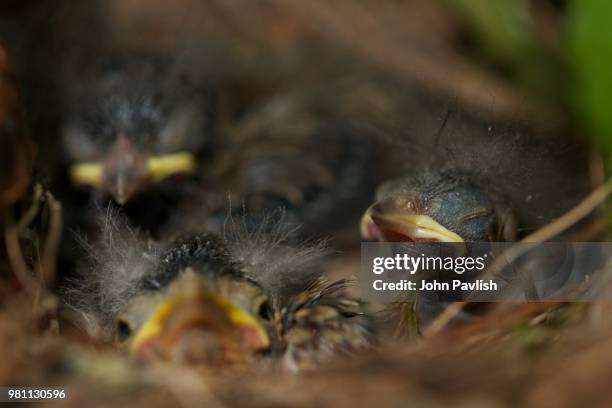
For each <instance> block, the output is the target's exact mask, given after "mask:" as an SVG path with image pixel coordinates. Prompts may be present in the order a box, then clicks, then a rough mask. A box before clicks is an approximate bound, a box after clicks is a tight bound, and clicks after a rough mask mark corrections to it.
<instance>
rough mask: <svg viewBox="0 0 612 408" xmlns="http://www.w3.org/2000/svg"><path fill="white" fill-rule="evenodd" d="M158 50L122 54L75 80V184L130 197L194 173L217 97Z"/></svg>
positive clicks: (69, 130) (69, 121) (70, 123)
mask: <svg viewBox="0 0 612 408" xmlns="http://www.w3.org/2000/svg"><path fill="white" fill-rule="evenodd" d="M173 70H175V68H174V67H172V64H169V63H168V61H163V60H162V59H161V58H155V57H148V56H146V57H133V56H130V57H119V58H115V59H114V60H112V61H111V62H109V63H107V64H105V66H103V67H96V68H95V69H93V70H92V72H91V73H88V74H85V75H83V76H82V77H81V78H80V79H76V78H75V79H74V80H73V81H72V82H69V83H68V84H70V86H68V88H69V89H70V91H69V92H68V93H67V95H66V96H65V98H64V99H65V101H66V105H67V106H66V108H65V111H66V117H65V119H64V126H63V139H64V147H65V149H64V151H65V152H66V154H67V156H68V161H69V175H70V179H71V181H72V183H73V184H74V185H77V186H81V187H89V188H92V189H94V190H96V191H98V192H103V193H106V194H109V195H110V196H111V197H112V198H113V199H114V200H115V201H116V202H117V203H119V204H125V203H126V202H128V201H129V200H131V199H133V198H134V197H135V196H137V195H139V194H141V193H143V192H145V191H147V190H149V189H151V188H153V187H154V186H156V185H157V184H159V183H161V182H163V181H164V180H167V179H169V178H172V177H175V176H185V175H192V174H194V173H195V171H196V167H197V155H198V154H199V153H200V152H201V149H202V148H203V147H204V146H205V145H206V143H207V141H208V140H209V138H210V133H211V128H212V113H211V112H212V106H213V98H212V94H211V92H210V91H209V90H208V89H207V88H206V87H204V86H202V84H201V83H194V82H193V81H192V80H190V79H188V77H187V76H186V75H181V74H180V73H178V72H173Z"/></svg>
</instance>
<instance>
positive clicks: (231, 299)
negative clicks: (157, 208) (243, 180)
mask: <svg viewBox="0 0 612 408" xmlns="http://www.w3.org/2000/svg"><path fill="white" fill-rule="evenodd" d="M104 225H105V226H104V227H103V232H102V234H101V238H100V239H99V240H98V241H97V242H94V243H92V244H85V245H87V247H88V249H89V252H90V257H89V259H88V260H87V261H86V262H84V263H83V264H82V266H81V267H80V268H79V275H78V276H77V277H76V278H75V279H74V280H73V282H72V283H71V284H70V285H69V286H68V287H67V288H66V291H65V295H66V296H65V298H66V299H67V301H68V304H69V305H70V307H71V308H72V309H73V311H74V312H76V315H78V316H80V317H79V318H78V321H79V322H80V325H81V326H82V327H83V328H84V329H85V330H86V331H88V332H89V333H90V334H91V335H93V336H95V337H98V338H107V339H110V338H113V337H114V338H115V339H116V341H117V343H118V344H119V345H120V346H121V347H124V348H126V349H127V350H129V352H130V353H131V354H133V355H134V356H135V357H136V358H140V359H143V360H147V361H150V360H157V359H161V360H170V361H175V362H179V363H186V364H206V365H214V366H219V365H220V366H225V365H235V364H245V363H249V362H250V363H263V362H266V361H268V362H269V361H272V362H276V363H278V364H281V365H282V366H283V367H285V368H286V369H289V370H302V369H308V368H311V367H315V366H317V365H318V364H320V363H322V362H324V361H326V360H327V359H329V358H331V357H332V356H334V355H337V354H344V353H351V352H355V351H357V350H359V349H364V348H367V347H369V344H370V339H371V330H372V327H371V323H370V320H369V318H368V317H367V316H366V315H365V314H364V313H363V311H362V305H361V303H360V302H359V301H357V300H355V299H353V298H351V297H350V296H348V295H347V294H346V293H345V289H346V286H347V285H348V283H347V282H345V281H336V282H332V283H329V282H327V281H326V280H325V278H324V277H323V276H322V274H321V272H320V271H321V268H320V267H321V261H322V251H323V249H322V248H321V247H318V246H302V247H292V246H287V245H286V244H285V243H284V242H286V241H287V239H286V238H287V235H286V234H287V233H286V232H283V230H282V229H281V228H282V227H280V226H278V228H276V229H275V228H272V227H268V228H263V227H262V229H261V230H260V231H259V233H258V234H253V233H252V232H248V231H246V230H244V229H242V227H236V228H235V229H231V230H228V233H227V234H226V235H225V237H221V236H218V235H216V234H212V233H204V234H194V235H187V236H183V237H181V238H178V239H174V240H170V241H167V242H162V243H157V242H153V241H150V240H146V239H144V238H143V237H141V236H140V235H139V234H138V233H136V232H135V231H134V230H132V229H130V228H129V227H128V226H127V224H124V220H121V219H119V218H117V217H116V215H113V214H111V215H110V216H108V217H106V218H105V220H104ZM272 230H276V235H269V233H270V231H272Z"/></svg>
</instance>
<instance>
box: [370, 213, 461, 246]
mask: <svg viewBox="0 0 612 408" xmlns="http://www.w3.org/2000/svg"><path fill="white" fill-rule="evenodd" d="M360 229H361V236H362V237H363V238H364V239H367V240H372V241H389V242H463V238H461V237H460V236H459V235H457V234H456V233H454V232H452V231H450V230H449V229H447V228H445V227H444V226H443V225H441V224H440V223H438V222H437V221H435V220H434V219H433V218H431V217H429V216H427V215H423V214H414V213H410V212H399V211H394V212H383V211H380V210H379V208H378V207H377V205H376V204H375V205H374V206H372V207H370V208H369V209H368V210H367V211H366V213H365V214H364V215H363V217H362V218H361V226H360Z"/></svg>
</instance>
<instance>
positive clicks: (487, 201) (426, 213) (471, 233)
mask: <svg viewBox="0 0 612 408" xmlns="http://www.w3.org/2000/svg"><path fill="white" fill-rule="evenodd" d="M361 235H362V237H363V238H365V239H368V240H379V241H433V242H492V241H513V240H514V239H516V235H517V227H516V222H515V219H514V216H513V214H512V212H511V209H510V208H509V207H508V206H507V204H505V202H504V201H502V200H501V199H499V198H497V197H494V196H492V195H491V194H490V192H487V191H486V190H485V189H484V188H483V187H482V186H480V185H479V184H478V182H477V181H475V180H474V177H471V176H470V175H469V174H467V173H462V172H456V171H451V170H443V171H438V172H425V173H422V174H416V175H410V176H402V177H399V178H397V179H394V180H391V181H388V182H386V183H384V184H383V185H382V186H381V187H380V188H379V189H378V191H377V194H376V203H375V204H373V205H372V206H371V207H370V208H368V210H367V211H366V212H365V214H364V215H363V217H362V219H361Z"/></svg>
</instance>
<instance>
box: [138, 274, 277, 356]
mask: <svg viewBox="0 0 612 408" xmlns="http://www.w3.org/2000/svg"><path fill="white" fill-rule="evenodd" d="M193 283H194V284H196V285H197V283H196V282H193ZM180 289H181V290H180V292H179V291H175V293H170V294H169V295H168V296H167V298H166V299H165V300H164V301H163V302H162V303H161V304H160V305H158V306H157V307H156V308H155V310H154V311H153V312H152V314H151V316H150V317H149V318H148V319H147V321H146V322H145V323H144V324H143V326H142V327H141V328H140V329H139V330H138V331H137V332H136V333H135V335H134V337H133V338H132V339H131V341H130V343H129V349H130V352H131V353H132V354H133V355H135V356H136V357H139V358H141V359H144V360H147V359H152V358H157V359H160V358H161V359H166V360H175V359H176V357H177V355H178V354H181V353H182V354H183V355H184V354H186V353H187V354H189V355H190V356H198V357H199V358H198V359H197V360H200V361H203V360H206V361H208V360H210V359H211V358H214V359H216V360H223V359H224V357H223V356H226V355H227V356H230V355H250V354H252V353H255V352H260V351H264V350H266V349H268V348H269V347H270V339H269V337H268V334H267V331H266V330H265V328H264V327H263V326H262V324H261V323H260V322H259V321H258V320H257V318H255V317H254V316H252V315H251V314H250V313H248V312H246V311H244V310H242V309H240V308H238V307H237V306H235V305H233V304H232V303H230V302H229V301H228V300H227V299H225V298H224V297H221V296H219V295H216V294H213V293H211V292H209V291H208V290H207V289H206V288H205V287H197V286H196V287H194V288H185V290H184V288H180Z"/></svg>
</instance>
